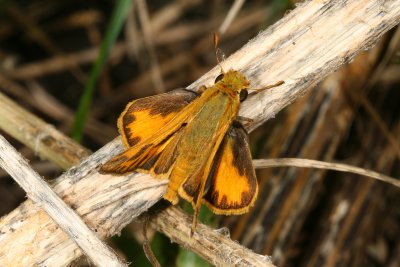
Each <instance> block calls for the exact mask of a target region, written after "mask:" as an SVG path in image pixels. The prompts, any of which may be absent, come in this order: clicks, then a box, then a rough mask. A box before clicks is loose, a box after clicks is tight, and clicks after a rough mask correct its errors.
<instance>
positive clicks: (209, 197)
mask: <svg viewBox="0 0 400 267" xmlns="http://www.w3.org/2000/svg"><path fill="white" fill-rule="evenodd" d="M257 193H258V185H257V178H256V174H255V170H254V167H253V164H252V160H251V154H250V148H249V145H248V137H247V134H246V132H245V130H244V129H243V127H242V126H241V125H240V124H239V123H237V122H234V124H233V125H232V126H231V127H230V129H229V130H228V132H227V133H226V135H225V137H224V139H223V141H222V143H221V145H220V147H219V150H218V152H217V154H216V156H215V158H214V163H213V167H212V169H211V172H210V174H209V176H208V179H207V184H206V194H205V195H204V196H203V200H202V202H203V203H204V204H205V205H206V206H207V207H208V208H209V209H210V210H211V211H213V212H214V213H216V214H223V215H232V214H243V213H246V212H247V211H248V210H249V208H250V207H251V206H253V205H254V202H255V200H256V197H257Z"/></svg>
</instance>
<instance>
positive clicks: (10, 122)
mask: <svg viewBox="0 0 400 267" xmlns="http://www.w3.org/2000/svg"><path fill="white" fill-rule="evenodd" d="M0 103H1V104H0V125H1V128H2V129H3V130H4V131H5V132H7V133H8V134H10V135H11V136H13V137H14V138H16V139H17V140H19V141H20V142H22V143H24V144H26V145H27V146H28V147H30V148H31V149H32V150H34V151H40V156H41V157H42V158H44V159H48V160H51V161H53V162H55V163H56V164H57V165H59V166H60V167H62V168H64V169H66V168H69V167H71V165H75V164H78V162H79V161H80V160H81V159H82V158H83V157H86V156H88V155H89V151H88V150H87V149H85V148H82V147H77V146H76V144H75V142H74V141H73V140H71V139H65V138H64V135H63V134H62V133H60V132H59V131H57V130H56V129H55V128H54V127H53V126H51V125H49V124H46V123H45V122H44V121H43V120H41V119H39V118H37V117H36V116H35V115H32V114H30V113H28V112H26V110H24V109H22V108H21V107H19V106H18V105H17V104H15V103H14V101H12V100H10V99H9V98H8V97H6V96H5V95H3V94H2V93H0ZM39 125H40V127H38V126H39Z"/></svg>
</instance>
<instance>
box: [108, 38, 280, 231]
mask: <svg viewBox="0 0 400 267" xmlns="http://www.w3.org/2000/svg"><path fill="white" fill-rule="evenodd" d="M217 43H218V39H217V37H216V36H215V37H214V44H215V47H217ZM217 59H218V58H217ZM282 83H283V82H282V81H281V82H278V83H276V84H274V85H272V86H268V87H266V88H262V89H259V90H264V89H267V88H271V87H274V86H278V85H280V84H282ZM249 85H250V84H249V81H248V80H247V78H246V77H245V76H244V75H243V74H242V73H240V72H239V71H236V70H229V71H227V72H224V71H223V69H222V67H221V74H220V75H219V76H218V77H217V78H216V80H215V84H214V85H213V86H211V87H208V88H206V87H204V88H201V90H200V93H195V92H192V91H189V90H185V89H179V90H174V91H171V92H169V93H165V94H160V95H155V96H151V97H146V98H142V99H138V100H135V101H133V102H130V103H129V104H128V105H127V106H126V108H125V110H124V111H123V112H122V114H121V115H120V117H119V118H118V129H119V132H120V134H121V136H122V141H123V143H124V145H125V146H126V147H127V150H126V151H124V152H122V153H121V154H119V155H117V156H115V157H114V158H112V159H111V160H109V161H108V162H106V163H105V164H104V165H102V167H101V170H100V171H101V172H103V173H111V174H125V173H129V172H133V171H137V172H144V173H149V174H151V175H152V176H154V177H156V178H160V179H169V184H168V189H167V191H166V194H165V195H164V198H165V199H167V200H168V201H170V202H171V203H172V204H176V203H177V202H178V200H179V197H178V196H180V197H182V198H184V199H186V200H187V201H189V202H190V203H192V205H193V208H194V210H195V214H194V220H193V226H192V230H193V229H194V228H195V227H196V224H197V215H198V211H199V208H200V205H201V204H202V203H203V204H205V205H206V206H207V207H208V208H209V209H210V210H211V211H213V212H214V213H216V214H223V215H238V214H243V213H246V212H247V211H248V210H249V208H250V207H251V206H252V205H253V204H254V201H255V199H256V197H257V192H258V185H257V178H256V174H255V171H254V168H253V165H252V160H251V154H250V148H249V145H248V138H247V133H246V131H245V130H244V128H243V126H242V125H241V124H240V122H239V121H238V120H237V114H238V111H239V107H240V95H241V93H243V92H247V91H246V90H247V89H248V88H249Z"/></svg>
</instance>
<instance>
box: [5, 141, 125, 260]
mask: <svg viewBox="0 0 400 267" xmlns="http://www.w3.org/2000/svg"><path fill="white" fill-rule="evenodd" d="M0 166H1V167H2V168H3V169H4V170H6V171H7V172H8V173H9V174H10V175H11V176H12V177H13V178H14V179H15V181H17V183H18V184H19V185H20V186H21V187H22V188H23V189H24V190H25V192H26V193H27V195H28V197H29V199H31V200H32V201H33V202H34V203H35V205H37V207H40V208H42V209H43V210H45V211H46V212H47V214H48V215H50V217H51V218H52V219H53V220H54V221H55V222H56V223H57V225H58V226H59V227H60V228H61V229H62V230H63V231H64V232H65V233H66V234H67V235H68V236H69V238H70V239H71V240H73V241H74V242H76V244H77V245H78V246H79V247H80V248H81V249H82V250H83V252H84V253H85V254H86V255H87V256H88V257H89V258H90V260H91V261H92V262H93V263H94V264H96V266H104V267H106V266H107V267H108V266H127V265H126V264H124V263H122V262H121V261H120V259H118V257H117V255H115V254H114V252H113V251H111V249H110V248H109V247H108V246H107V245H106V244H105V243H103V242H102V241H101V240H100V239H99V238H98V237H97V235H96V234H95V233H94V232H92V231H91V230H90V229H89V227H88V226H87V225H86V224H85V223H84V222H83V221H82V219H81V217H79V216H78V215H77V214H76V213H75V212H74V211H73V210H72V209H71V208H70V207H69V206H68V205H67V204H65V202H64V201H62V200H61V199H60V197H59V196H58V195H57V194H56V193H54V191H53V190H52V189H51V188H50V187H49V185H48V184H47V183H46V182H45V181H44V180H43V179H42V178H41V177H40V176H39V175H38V174H37V173H36V172H34V171H33V170H32V169H31V168H30V166H29V164H28V162H27V161H26V160H25V159H24V158H22V156H21V155H20V154H19V153H18V152H17V151H16V150H15V149H14V148H13V147H12V146H11V145H10V144H9V143H8V142H7V141H6V139H5V138H4V137H3V136H1V135H0ZM3 234H4V233H3ZM21 263H22V262H19V263H18V264H21Z"/></svg>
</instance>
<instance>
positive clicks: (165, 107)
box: [118, 89, 197, 147]
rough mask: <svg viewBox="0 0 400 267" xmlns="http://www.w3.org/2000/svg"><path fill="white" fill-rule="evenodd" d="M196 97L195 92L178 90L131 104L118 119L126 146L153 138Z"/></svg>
mask: <svg viewBox="0 0 400 267" xmlns="http://www.w3.org/2000/svg"><path fill="white" fill-rule="evenodd" d="M196 97H197V94H196V93H194V92H191V91H188V90H184V89H178V90H174V91H171V92H169V93H165V94H159V95H155V96H150V97H145V98H141V99H138V100H135V101H132V102H130V103H129V104H128V105H127V106H126V108H125V110H124V111H123V112H122V113H121V115H120V116H119V118H118V130H119V132H120V134H121V136H122V140H123V142H124V144H125V146H127V147H132V146H135V145H136V144H138V143H139V142H140V141H143V140H146V139H148V138H149V137H151V136H152V135H153V134H154V133H155V132H156V131H158V130H159V129H160V128H162V127H163V126H164V125H166V124H167V123H168V122H170V121H171V120H172V119H173V118H174V117H175V116H176V114H177V113H179V112H180V111H181V110H182V109H183V108H184V107H185V106H187V105H188V104H189V103H190V102H191V101H192V100H193V99H195V98H196Z"/></svg>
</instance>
